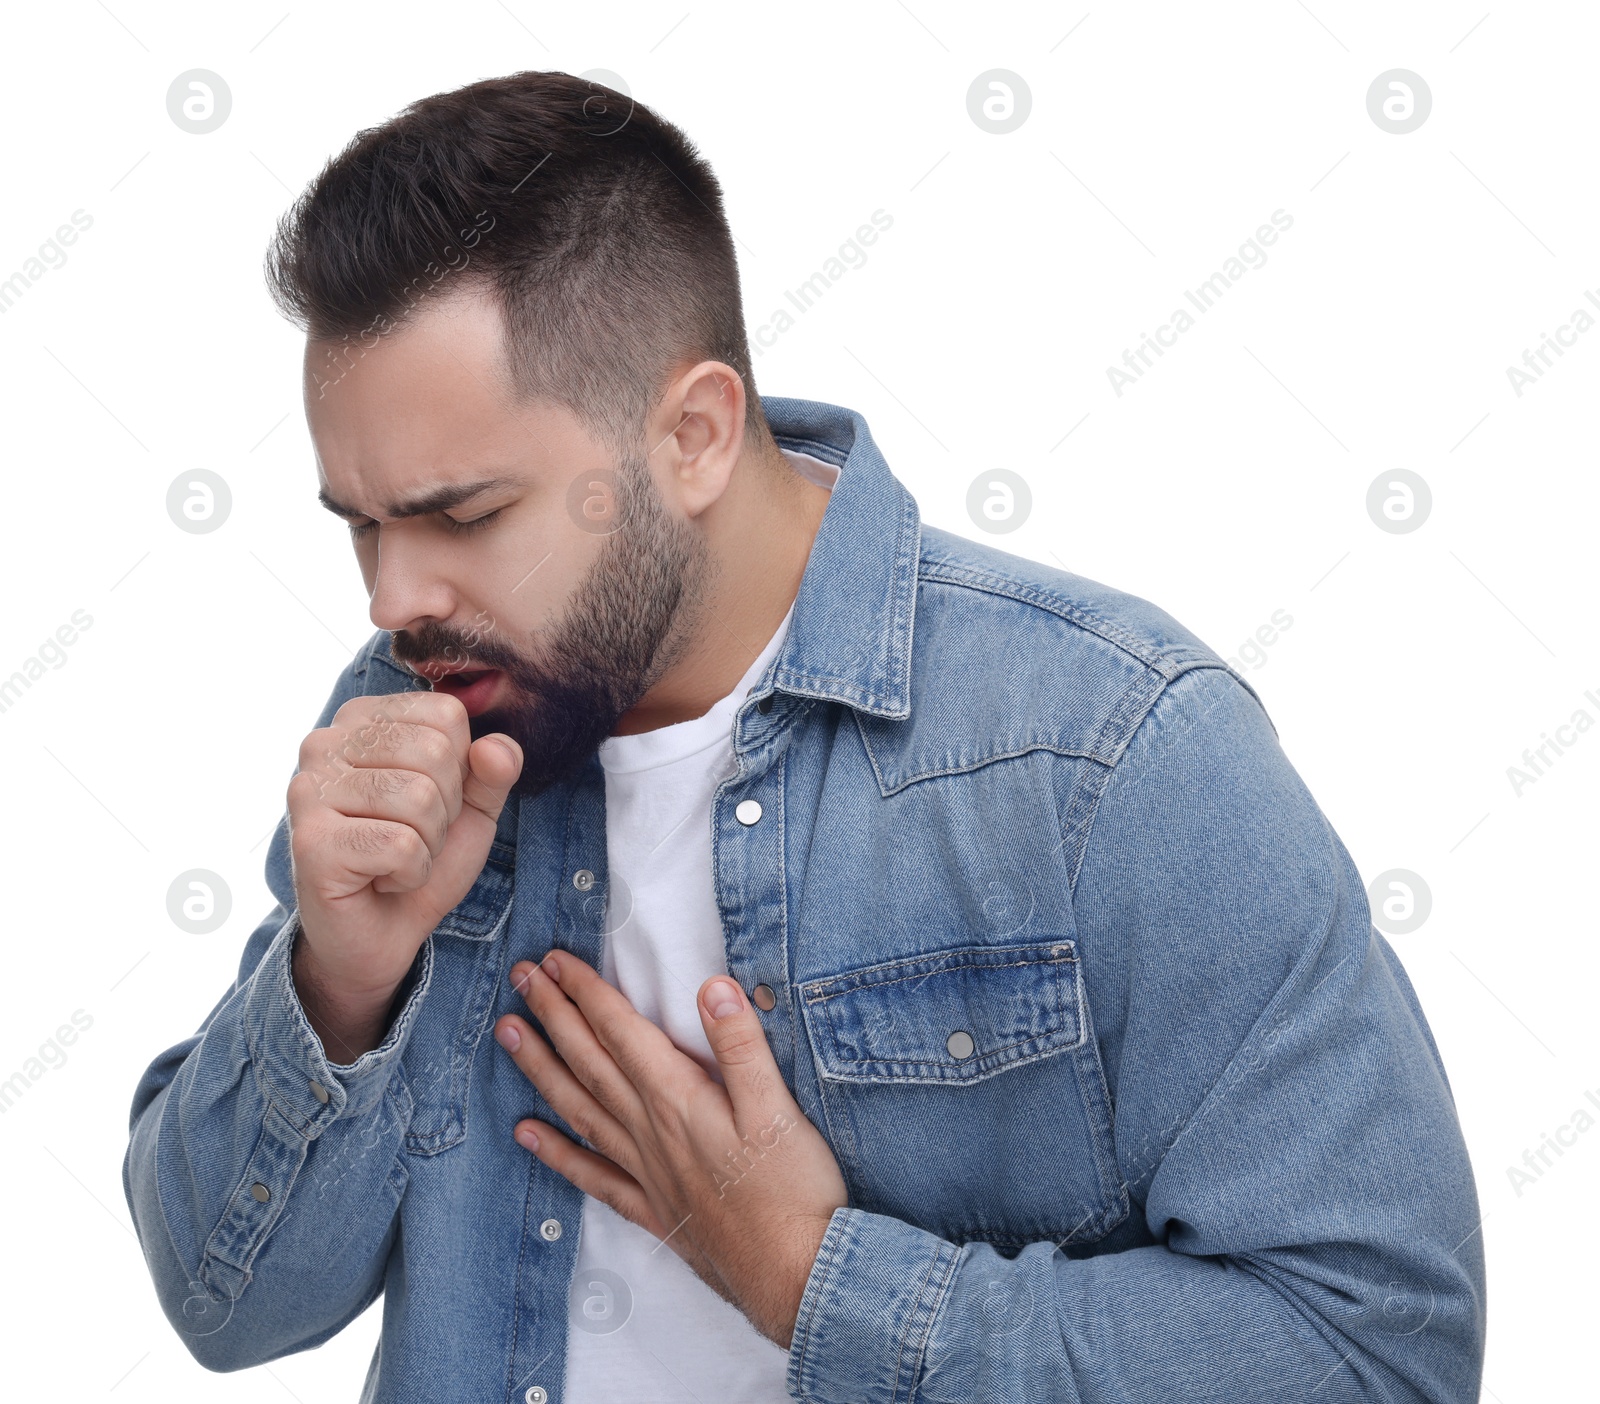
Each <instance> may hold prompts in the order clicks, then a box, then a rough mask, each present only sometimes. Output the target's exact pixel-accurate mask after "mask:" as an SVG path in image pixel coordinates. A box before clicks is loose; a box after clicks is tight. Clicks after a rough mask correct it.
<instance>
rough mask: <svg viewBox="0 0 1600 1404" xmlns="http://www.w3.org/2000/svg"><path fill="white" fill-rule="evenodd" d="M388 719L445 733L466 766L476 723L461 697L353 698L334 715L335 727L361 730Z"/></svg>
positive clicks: (443, 694)
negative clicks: (469, 714) (472, 720)
mask: <svg viewBox="0 0 1600 1404" xmlns="http://www.w3.org/2000/svg"><path fill="white" fill-rule="evenodd" d="M385 722H410V723H413V724H415V725H418V726H429V727H432V728H433V729H434V730H435V731H438V732H442V733H443V735H444V737H445V739H446V740H448V741H449V742H450V749H451V750H452V751H454V752H455V754H456V757H457V759H458V760H460V762H461V763H462V764H463V765H465V764H466V760H467V747H468V746H470V745H471V744H472V722H471V720H470V718H469V717H468V716H467V709H466V707H465V706H464V705H463V704H462V701H461V699H460V698H459V697H455V696H452V695H451V694H450V693H448V692H429V691H418V692H392V693H388V694H385V695H379V696H368V697H352V698H350V700H349V701H347V702H345V703H344V704H343V705H342V706H341V707H340V708H339V710H338V711H337V712H335V713H334V714H333V719H332V721H331V723H330V725H331V726H333V727H343V728H346V729H351V730H354V729H359V728H361V727H365V726H372V725H378V726H381V725H383V724H384V723H385Z"/></svg>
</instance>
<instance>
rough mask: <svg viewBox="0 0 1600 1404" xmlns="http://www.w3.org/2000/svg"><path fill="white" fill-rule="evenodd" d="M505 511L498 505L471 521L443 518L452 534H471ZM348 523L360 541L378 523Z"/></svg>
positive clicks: (354, 535)
mask: <svg viewBox="0 0 1600 1404" xmlns="http://www.w3.org/2000/svg"><path fill="white" fill-rule="evenodd" d="M503 511H505V508H504V507H496V508H495V509H494V511H492V512H485V513H484V514H483V515H482V516H481V517H474V518H472V520H471V521H466V522H461V521H457V520H456V519H455V518H454V517H452V516H449V515H446V516H445V517H444V518H443V520H444V524H445V530H446V531H448V532H449V533H450V535H452V536H470V535H471V534H472V533H473V532H475V531H482V530H483V528H484V527H486V526H488V525H489V524H490V523H491V522H493V521H494V519H495V518H496V517H498V516H499V515H500V514H501V513H502V512H503ZM348 525H349V527H350V535H351V536H352V537H353V538H355V539H356V540H357V541H359V540H361V539H362V538H363V537H364V536H366V535H367V534H368V533H370V532H372V531H373V530H375V529H376V528H377V525H378V524H377V523H376V522H360V523H357V522H350V523H348Z"/></svg>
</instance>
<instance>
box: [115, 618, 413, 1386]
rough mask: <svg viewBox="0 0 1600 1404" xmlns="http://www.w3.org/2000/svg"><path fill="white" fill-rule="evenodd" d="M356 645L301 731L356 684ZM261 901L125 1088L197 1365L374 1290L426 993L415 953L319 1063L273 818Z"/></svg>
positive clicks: (139, 1206) (261, 1355) (135, 1147)
mask: <svg viewBox="0 0 1600 1404" xmlns="http://www.w3.org/2000/svg"><path fill="white" fill-rule="evenodd" d="M369 652H370V649H363V651H362V653H361V654H359V655H358V656H357V657H356V659H355V660H354V661H352V663H351V664H350V665H349V666H348V667H347V668H346V669H345V670H344V672H343V673H342V674H341V675H340V678H339V680H338V683H337V684H336V685H335V687H334V690H333V694H332V695H331V696H330V698H329V700H328V703H327V705H326V707H325V708H324V709H323V713H322V716H321V718H320V720H319V721H318V723H317V725H318V726H319V727H320V726H326V725H328V724H329V722H331V720H332V718H333V715H334V713H335V712H336V711H337V710H338V708H339V707H340V705H342V703H343V702H344V701H345V700H346V699H348V698H350V697H352V696H355V695H357V694H358V693H359V692H361V691H362V683H363V680H364V673H365V662H366V658H367V656H368V654H369ZM266 876H267V885H268V887H269V888H270V889H271V891H272V894H273V896H274V897H276V898H277V905H276V906H275V907H274V908H273V909H272V911H271V912H270V913H268V915H267V916H266V917H265V918H264V919H263V920H262V922H261V924H260V925H259V926H257V927H256V928H255V930H254V932H252V933H251V935H250V937H249V939H248V940H247V941H246V943H245V947H244V954H243V957H242V959H241V960H240V962H239V975H238V979H237V980H236V981H235V983H234V986H233V988H232V990H230V991H229V992H228V993H227V994H226V995H224V996H223V997H222V999H221V1000H220V1001H219V1002H218V1003H217V1005H216V1007H215V1008H214V1009H213V1010H212V1011H211V1013H210V1014H209V1015H208V1016H207V1018H206V1020H205V1022H204V1023H203V1024H202V1025H201V1026H200V1029H199V1031H198V1032H197V1033H195V1034H194V1035H193V1036H192V1037H190V1038H186V1039H184V1040H183V1042H181V1043H179V1044H176V1045H175V1046H173V1047H172V1048H169V1049H167V1051H166V1052H164V1053H162V1054H161V1055H160V1056H159V1057H157V1058H156V1060H155V1061H154V1062H153V1063H151V1065H150V1066H149V1068H148V1069H147V1070H146V1071H145V1073H144V1076H143V1078H142V1079H141V1080H140V1082H139V1085H138V1088H137V1090H136V1091H135V1093H134V1098H133V1109H132V1114H131V1117H130V1122H129V1130H130V1139H129V1144H128V1150H127V1154H126V1156H125V1157H124V1160H123V1167H122V1179H123V1190H124V1192H125V1194H126V1195H127V1199H128V1207H129V1210H130V1211H131V1213H132V1215H133V1222H134V1227H135V1229H136V1230H137V1233H138V1237H139V1242H140V1244H141V1246H142V1247H143V1249H144V1255H145V1261H146V1263H147V1264H148V1265H149V1269H150V1275H151V1277H152V1278H153V1279H154V1282H155V1288H156V1294H157V1296H158V1297H159V1299H160V1302H161V1307H162V1310H163V1311H164V1312H165V1313H166V1316H167V1319H168V1320H169V1321H170V1322H171V1323H172V1326H173V1329H174V1330H176V1331H177V1333H178V1335H179V1336H180V1337H181V1338H182V1340H183V1342H184V1344H185V1345H186V1346H187V1347H188V1348H189V1351H190V1353H191V1354H192V1355H193V1356H194V1357H195V1359H196V1360H198V1361H199V1362H200V1363H201V1364H202V1365H204V1366H205V1367H206V1368H208V1369H211V1370H238V1369H243V1368H245V1367H247V1366H252V1365H258V1364H261V1363H263V1362H265V1361H269V1360H273V1359H276V1358H277V1357H279V1356H282V1355H287V1354H290V1353H292V1352H295V1351H300V1350H307V1349H309V1348H311V1347H313V1346H317V1345H321V1344H322V1343H323V1342H324V1341H325V1340H327V1339H328V1338H329V1337H330V1336H332V1335H334V1334H335V1333H336V1332H338V1331H339V1330H340V1329H342V1328H343V1327H344V1326H345V1325H346V1324H347V1323H348V1322H350V1321H351V1320H353V1319H354V1318H355V1317H356V1316H358V1315H360V1313H361V1312H362V1311H363V1310H365V1309H366V1307H367V1306H369V1305H370V1304H371V1303H372V1301H373V1300H374V1299H375V1298H376V1297H377V1296H378V1294H379V1292H380V1291H381V1290H382V1287H383V1279H384V1268H385V1262H386V1260H387V1258H388V1255H389V1250H390V1247H391V1245H392V1242H393V1239H394V1232H395V1221H396V1211H397V1209H398V1205H399V1202H400V1196H401V1193H402V1192H403V1190H404V1188H405V1182H406V1170H405V1161H404V1156H403V1153H402V1149H401V1143H402V1140H403V1137H404V1134H405V1130H406V1125H407V1121H408V1118H409V1115H410V1099H409V1095H408V1093H407V1092H406V1088H405V1081H404V1077H403V1076H402V1075H399V1074H398V1073H397V1067H396V1065H397V1060H398V1059H399V1057H400V1053H401V1051H402V1049H403V1048H404V1047H405V1044H406V1041H407V1037H408V1035H409V1032H410V1030H411V1027H412V1024H413V1021H414V1019H415V1017H416V1014H417V1011H418V1009H419V1007H420V1005H421V1003H422V1000H423V998H424V997H425V995H426V993H427V987H428V982H429V975H430V972H431V969H432V954H433V944H432V942H431V941H430V942H427V943H425V944H424V945H423V947H422V949H421V951H420V952H419V953H418V958H417V962H416V964H414V965H413V966H412V969H411V971H410V973H409V974H408V975H407V977H406V982H405V984H403V985H402V987H401V990H400V992H399V994H398V996H397V1001H396V1002H397V1004H398V1005H399V1006H400V1007H399V1009H398V1012H397V1013H396V1014H395V1015H394V1016H393V1018H392V1021H391V1024H390V1027H389V1030H388V1032H387V1034H386V1035H385V1037H384V1039H383V1041H382V1043H381V1044H380V1045H379V1046H378V1047H377V1048H374V1049H371V1050H369V1051H368V1052H366V1053H364V1054H362V1055H361V1057H359V1058H357V1059H356V1060H355V1061H354V1062H352V1063H333V1062H329V1061H328V1058H327V1056H326V1054H325V1053H324V1050H323V1048H322V1045H321V1042H320V1041H319V1039H318V1038H317V1036H316V1034H315V1033H314V1032H313V1031H312V1029H311V1026H310V1024H309V1023H308V1022H307V1020H306V1016H305V1012H304V1010H303V1009H302V1008H301V1005H300V1001H299V999H298V997H297V995H296V993H295V988H294V982H293V980H292V978H291V975H290V956H291V953H292V950H293V946H294V941H295V938H296V936H297V934H298V932H299V920H298V913H297V911H296V910H295V899H294V885H293V879H292V876H291V872H290V856H289V829H288V816H287V814H285V816H284V818H283V819H282V820H280V822H279V824H278V828H277V830H276V832H275V833H274V834H273V837H272V842H271V844H270V846H269V848H268V850H267V861H266Z"/></svg>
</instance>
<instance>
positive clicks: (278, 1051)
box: [244, 909, 433, 1139]
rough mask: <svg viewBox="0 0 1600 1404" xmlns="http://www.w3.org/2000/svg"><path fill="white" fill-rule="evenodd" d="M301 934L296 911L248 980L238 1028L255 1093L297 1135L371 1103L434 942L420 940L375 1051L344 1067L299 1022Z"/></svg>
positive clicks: (424, 983)
mask: <svg viewBox="0 0 1600 1404" xmlns="http://www.w3.org/2000/svg"><path fill="white" fill-rule="evenodd" d="M299 934H300V913H299V910H298V909H294V910H292V911H290V913H289V916H288V918H287V920H285V922H284V923H283V925H282V927H280V928H279V930H278V934H277V935H276V936H274V937H273V939H272V944H271V945H270V946H268V947H267V951H266V954H265V955H263V956H262V958H261V962H260V964H259V965H257V966H256V969H255V973H254V974H253V975H252V976H251V977H250V988H249V990H248V991H247V993H246V995H245V1006H244V1027H245V1039H246V1044H247V1046H248V1048H249V1051H250V1058H251V1061H252V1062H253V1064H254V1065H255V1070H256V1076H257V1077H258V1078H259V1080H260V1083H261V1089H262V1093H263V1095H264V1096H266V1097H267V1098H268V1099H269V1100H270V1101H271V1102H272V1103H273V1104H274V1105H275V1106H276V1107H277V1108H278V1110H279V1112H281V1113H282V1115H283V1117H284V1119H285V1120H286V1121H288V1122H289V1124H290V1125H291V1126H293V1127H294V1128H295V1130H297V1131H298V1132H299V1133H300V1134H301V1135H302V1136H305V1137H306V1138H308V1139H310V1138H313V1137H315V1136H318V1135H320V1134H321V1133H322V1131H323V1129H324V1128H325V1127H326V1126H327V1125H328V1123H329V1122H331V1121H333V1120H334V1119H335V1118H337V1117H339V1116H342V1115H352V1116H359V1115H361V1114H362V1113H363V1112H367V1111H370V1110H371V1109H372V1108H374V1107H375V1106H377V1104H378V1103H379V1101H380V1100H381V1099H382V1097H383V1094H384V1090H385V1088H387V1086H388V1084H389V1079H390V1077H391V1076H392V1074H393V1071H394V1064H395V1060H396V1059H397V1058H398V1056H399V1054H400V1051H401V1050H402V1049H403V1048H404V1046H405V1044H406V1041H407V1039H408V1038H409V1037H410V1033H411V1027H412V1025H413V1024H414V1023H415V1022H416V1018H417V1014H418V1011H419V1010H420V1009H421V1007H422V1001H423V999H424V998H425V997H426V996H427V993H428V985H429V983H430V981H431V979H432V975H433V938H432V937H431V936H430V937H429V938H428V939H427V940H426V941H424V942H423V944H422V948H421V950H420V951H419V952H418V954H417V962H416V964H414V965H413V966H412V968H411V971H410V973H409V974H408V975H407V977H406V983H407V985H409V987H410V989H409V993H408V994H407V996H406V1000H405V1003H404V1005H403V1007H402V1008H401V1009H400V1011H399V1012H398V1013H397V1014H396V1015H395V1016H394V1018H393V1019H392V1020H391V1021H390V1024H389V1031H388V1033H387V1034H385V1035H384V1039H383V1042H382V1043H380V1044H379V1045H378V1046H377V1047H376V1048H371V1049H368V1050H367V1052H365V1053H363V1054H362V1055H361V1056H360V1057H359V1058H357V1059H356V1060H355V1061H354V1062H351V1063H333V1062H330V1061H329V1060H328V1057H327V1055H326V1053H325V1052H324V1051H323V1047H322V1042H321V1040H320V1039H319V1038H318V1037H317V1035H316V1032H315V1031H314V1030H313V1029H312V1027H311V1024H310V1021H309V1020H308V1019H307V1018H306V1013H305V1009H304V1008H303V1007H302V1006H301V1004H300V996H299V994H298V992H297V991H296V990H295V987H294V975H293V972H292V968H291V958H292V956H293V952H294V943H295V939H296V937H298V936H299Z"/></svg>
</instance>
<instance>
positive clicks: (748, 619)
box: [612, 444, 831, 736]
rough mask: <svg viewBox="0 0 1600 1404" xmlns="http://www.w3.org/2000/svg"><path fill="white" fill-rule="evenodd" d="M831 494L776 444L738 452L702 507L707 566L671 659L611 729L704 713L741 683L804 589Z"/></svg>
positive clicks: (640, 727) (631, 729)
mask: <svg viewBox="0 0 1600 1404" xmlns="http://www.w3.org/2000/svg"><path fill="white" fill-rule="evenodd" d="M830 496H831V494H830V492H829V491H828V489H827V488H825V487H819V486H818V485H817V484H816V483H813V482H811V481H809V480H808V479H806V478H803V477H802V476H801V475H800V474H799V473H797V472H795V470H794V469H793V467H792V466H790V464H789V461H788V460H787V459H786V458H784V456H783V454H782V452H781V451H780V450H779V449H778V447H777V445H776V444H768V445H767V446H766V447H765V451H764V452H762V451H758V450H757V449H754V448H753V449H752V450H751V451H750V452H749V453H748V454H744V455H741V456H740V459H739V463H738V466H737V468H735V470H734V472H733V475H732V477H731V478H730V479H729V481H728V486H727V489H726V491H724V492H723V494H722V495H721V497H719V498H718V499H717V501H716V502H715V503H713V504H712V505H711V506H710V507H708V508H707V509H706V510H705V511H704V512H703V513H701V516H700V525H701V529H702V530H703V531H704V532H705V534H706V538H707V544H708V546H709V549H710V558H711V563H712V564H711V569H710V570H709V571H708V572H707V583H706V585H705V587H704V589H703V596H704V598H703V600H702V601H701V602H700V605H699V607H698V608H696V607H695V602H694V601H689V602H686V604H685V606H684V611H683V614H682V615H681V616H680V618H681V619H683V620H684V621H685V624H684V627H685V628H686V630H687V634H686V636H678V637H675V638H674V639H673V640H671V641H670V645H671V648H672V652H673V654H674V658H673V662H672V664H671V666H670V667H669V668H668V669H667V671H666V672H665V673H663V674H662V676H661V677H660V678H659V679H658V680H657V681H656V683H655V684H654V685H653V686H652V687H651V688H650V690H649V691H648V692H646V693H645V695H644V696H643V697H641V698H640V699H639V701H638V703H637V704H636V705H635V706H634V707H633V708H632V710H631V711H628V712H626V713H624V714H623V716H622V718H621V719H620V720H619V721H618V722H617V725H616V727H615V729H614V731H613V733H612V734H613V735H616V736H632V735H634V734H636V733H638V732H641V731H655V730H656V729H657V728H659V727H663V726H671V725H673V724H674V723H676V722H681V721H689V720H691V719H693V718H695V717H703V716H704V715H705V714H706V713H707V712H708V711H710V710H711V708H712V707H713V706H715V705H716V703H717V702H719V701H720V700H721V699H722V698H724V697H726V696H727V695H728V694H729V693H730V692H731V691H733V689H734V688H735V687H736V686H737V685H738V682H739V679H740V678H742V677H743V676H744V674H745V671H746V670H747V669H748V668H749V667H750V665H751V664H752V663H754V662H755V660H756V659H757V657H759V656H760V653H761V650H762V649H764V648H765V647H766V646H767V644H768V643H769V642H770V641H771V639H772V636H773V634H775V633H776V632H777V630H778V626H779V625H780V624H781V623H782V622H783V616H784V615H785V614H786V613H787V612H788V610H789V606H790V605H791V604H793V603H794V598H795V595H796V594H797V593H798V592H799V589H800V578H801V576H803V575H804V574H805V569H806V562H807V560H809V559H810V556H811V545H812V542H813V541H814V540H815V539H816V535H817V528H818V527H819V526H820V525H821V524H822V514H823V512H824V511H825V510H826V508H827V506H828V501H829V498H830Z"/></svg>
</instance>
